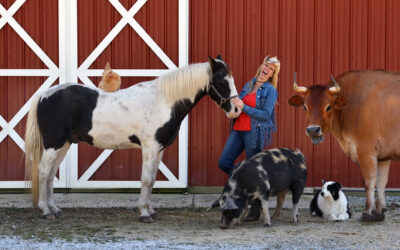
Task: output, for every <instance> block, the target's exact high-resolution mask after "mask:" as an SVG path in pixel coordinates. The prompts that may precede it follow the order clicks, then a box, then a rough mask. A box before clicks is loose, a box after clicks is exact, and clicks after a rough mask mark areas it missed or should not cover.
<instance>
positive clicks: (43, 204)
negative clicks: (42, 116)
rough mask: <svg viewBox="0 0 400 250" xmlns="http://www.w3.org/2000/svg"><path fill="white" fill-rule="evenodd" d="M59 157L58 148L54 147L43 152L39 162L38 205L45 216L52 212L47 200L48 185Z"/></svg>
mask: <svg viewBox="0 0 400 250" xmlns="http://www.w3.org/2000/svg"><path fill="white" fill-rule="evenodd" d="M56 159H57V150H54V149H52V148H49V149H46V150H44V152H43V155H42V159H41V160H40V164H39V171H38V172H39V173H38V177H39V202H38V206H39V208H40V209H41V210H42V212H43V218H47V216H48V215H50V214H52V211H51V210H50V208H49V206H48V202H47V185H48V180H49V177H50V172H51V170H52V168H53V165H54V162H55V161H56Z"/></svg>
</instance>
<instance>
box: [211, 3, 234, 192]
mask: <svg viewBox="0 0 400 250" xmlns="http://www.w3.org/2000/svg"><path fill="white" fill-rule="evenodd" d="M226 6H227V0H223V1H210V7H211V8H210V24H211V25H210V26H209V32H210V38H209V45H210V47H209V51H210V55H211V56H212V57H213V58H215V57H216V56H217V54H220V55H221V56H222V58H226V54H227V53H226V42H227V33H226V27H227V20H226V17H227V13H226V12H227V10H226ZM225 60H226V59H225ZM208 99H210V98H208ZM208 101H209V102H212V101H211V100H208ZM208 111H209V126H210V128H211V129H210V132H209V134H210V142H209V143H210V144H209V147H208V155H209V156H210V161H209V165H211V166H212V167H213V168H214V169H215V170H217V171H215V170H213V171H210V172H208V173H207V184H209V185H216V184H218V183H221V182H224V181H225V180H226V174H225V173H223V172H222V171H220V170H219V169H218V160H219V157H220V155H221V152H222V149H223V147H224V145H225V141H226V139H227V135H228V133H229V119H227V117H226V115H225V113H224V112H223V111H222V110H221V109H220V108H219V107H218V106H217V105H210V106H209V109H208Z"/></svg>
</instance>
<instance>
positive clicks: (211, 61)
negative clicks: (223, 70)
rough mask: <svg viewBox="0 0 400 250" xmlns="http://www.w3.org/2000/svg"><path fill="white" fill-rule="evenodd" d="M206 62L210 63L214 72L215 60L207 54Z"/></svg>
mask: <svg viewBox="0 0 400 250" xmlns="http://www.w3.org/2000/svg"><path fill="white" fill-rule="evenodd" d="M208 62H209V63H210V66H211V70H212V72H214V64H215V61H214V59H212V57H211V56H208Z"/></svg>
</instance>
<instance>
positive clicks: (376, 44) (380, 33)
mask: <svg viewBox="0 0 400 250" xmlns="http://www.w3.org/2000/svg"><path fill="white" fill-rule="evenodd" d="M385 11H386V1H381V0H370V1H369V9H368V41H369V42H368V68H371V69H384V68H385V21H386V20H385Z"/></svg>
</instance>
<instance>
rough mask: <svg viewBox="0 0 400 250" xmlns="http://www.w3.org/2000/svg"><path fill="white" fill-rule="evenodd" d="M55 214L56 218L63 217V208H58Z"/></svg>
mask: <svg viewBox="0 0 400 250" xmlns="http://www.w3.org/2000/svg"><path fill="white" fill-rule="evenodd" d="M54 216H55V217H56V218H61V216H62V211H61V210H58V211H57V212H55V213H54Z"/></svg>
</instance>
